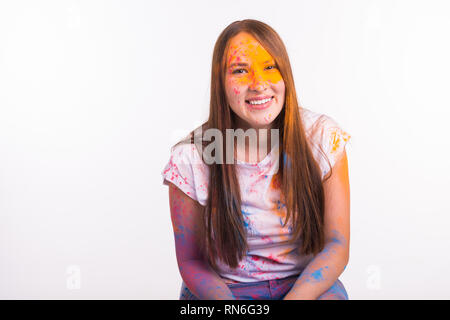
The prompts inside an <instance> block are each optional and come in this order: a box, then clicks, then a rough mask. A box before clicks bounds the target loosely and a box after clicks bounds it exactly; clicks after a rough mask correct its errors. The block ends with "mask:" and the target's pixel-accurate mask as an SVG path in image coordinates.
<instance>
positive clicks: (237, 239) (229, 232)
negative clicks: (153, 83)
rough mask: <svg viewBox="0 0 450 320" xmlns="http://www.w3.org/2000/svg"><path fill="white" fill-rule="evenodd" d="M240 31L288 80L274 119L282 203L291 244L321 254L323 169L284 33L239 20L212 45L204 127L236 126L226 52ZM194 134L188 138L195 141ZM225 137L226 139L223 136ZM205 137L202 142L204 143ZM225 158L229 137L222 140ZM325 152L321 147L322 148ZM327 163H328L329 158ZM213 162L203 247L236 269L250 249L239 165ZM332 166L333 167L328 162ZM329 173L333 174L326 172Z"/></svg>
mask: <svg viewBox="0 0 450 320" xmlns="http://www.w3.org/2000/svg"><path fill="white" fill-rule="evenodd" d="M240 32H247V33H249V34H251V35H252V36H253V37H254V38H255V39H256V40H257V41H258V42H259V43H260V44H261V45H262V46H263V47H264V48H265V49H266V50H267V51H268V52H269V54H270V55H271V56H272V57H273V58H274V60H275V62H276V64H277V67H278V69H279V71H280V73H281V75H282V77H283V80H284V83H285V88H286V89H285V90H286V91H285V103H284V107H283V109H282V111H281V112H280V114H279V115H278V117H277V118H276V119H275V120H274V123H273V128H278V129H279V138H280V145H279V147H280V149H279V150H280V152H279V157H280V158H279V164H280V166H279V170H278V172H277V174H276V175H277V177H275V176H274V178H277V179H279V184H280V191H281V195H282V199H280V200H282V202H284V205H285V206H286V210H287V212H286V220H285V221H284V225H286V223H287V222H288V221H289V219H292V238H291V240H290V241H291V242H292V243H294V242H298V243H299V250H300V252H299V253H301V254H317V253H318V252H320V251H321V250H322V249H323V247H324V242H325V240H324V206H325V204H324V190H323V185H322V183H323V182H322V175H321V171H320V168H319V166H318V164H317V162H316V160H315V159H314V157H313V155H312V152H311V149H310V145H309V144H308V141H307V137H306V134H305V130H304V127H303V123H302V121H301V118H300V112H299V104H298V101H297V94H296V90H295V86H294V79H293V75H292V70H291V66H290V62H289V57H288V55H287V51H286V48H285V46H284V44H283V42H282V40H281V38H280V36H279V35H278V34H277V33H276V32H275V30H273V29H272V28H271V27H270V26H268V25H267V24H265V23H263V22H260V21H257V20H252V19H247V20H242V21H235V22H233V23H231V24H230V25H229V26H228V27H226V28H225V29H224V30H223V31H222V33H221V34H220V35H219V37H218V39H217V41H216V44H215V46H214V52H213V58H212V72H211V97H210V112H209V118H208V120H207V121H206V122H205V123H204V124H203V125H202V130H205V129H208V128H216V129H218V130H220V131H221V132H222V134H223V137H225V134H226V129H234V120H233V119H234V116H233V112H232V111H231V108H230V107H229V104H228V101H227V98H226V94H225V71H226V55H227V51H228V47H229V42H230V41H229V40H230V39H231V38H232V37H234V36H235V35H237V34H238V33H240ZM194 135H195V132H194V131H192V132H191V134H190V135H189V136H188V138H189V139H188V141H189V142H190V143H192V142H193V141H194ZM223 140H225V139H223ZM206 143H207V142H206V141H202V144H203V145H204V144H206ZM223 143H224V145H223V149H222V150H223V151H224V152H225V154H224V158H225V159H226V150H227V148H226V147H225V141H223ZM321 152H322V154H324V153H323V151H322V150H321ZM328 163H329V162H328ZM208 166H209V173H210V176H209V187H208V199H207V202H206V207H205V208H204V212H203V219H202V220H201V221H200V223H201V226H202V228H201V230H202V231H203V234H202V235H201V236H200V239H202V242H201V245H202V251H203V254H204V255H205V256H206V257H207V259H208V261H209V263H210V264H211V266H212V267H213V268H215V269H216V268H217V264H216V260H215V259H216V258H219V259H220V260H222V261H223V262H225V263H226V264H227V265H229V266H230V267H231V268H236V267H237V266H238V263H239V261H240V260H241V259H242V258H243V256H244V255H245V254H246V251H247V249H248V245H247V241H246V230H245V227H244V223H243V216H242V212H241V194H240V187H239V181H238V179H237V175H236V170H235V165H233V164H228V163H223V162H222V164H219V163H213V164H210V165H208ZM330 168H331V166H330ZM328 177H329V176H328Z"/></svg>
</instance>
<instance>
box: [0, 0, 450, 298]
mask: <svg viewBox="0 0 450 320" xmlns="http://www.w3.org/2000/svg"><path fill="white" fill-rule="evenodd" d="M449 14H450V5H449V3H448V2H447V1H425V0H424V1H411V0H410V1H406V0H405V1H392V0H390V1H375V0H374V1H367V0H365V1H362V0H354V1H348V0H345V1H344V0H341V1H324V0H321V1H299V0H295V1H294V0H293V1H275V2H274V1H262V0H258V1H244V2H241V1H227V2H224V1H207V0H205V1H167V0H166V1H56V0H55V1H31V0H30V1H1V2H0V298H2V299H178V294H179V290H180V285H181V277H180V275H179V271H178V266H177V264H176V257H175V248H174V237H173V230H172V225H171V221H170V212H169V203H168V188H167V187H166V186H163V185H162V177H161V171H162V169H163V167H164V166H165V164H166V163H167V161H168V160H169V152H170V147H171V146H172V144H174V143H175V142H176V140H177V139H179V138H181V137H183V136H184V135H185V134H187V132H188V131H190V130H192V129H194V128H195V127H196V126H198V125H199V124H201V123H202V122H203V121H204V120H206V117H207V115H208V111H209V110H208V108H209V104H208V101H209V87H210V84H209V81H210V67H211V57H212V51H213V46H214V43H215V41H216V39H217V37H218V36H219V34H220V32H221V31H222V30H223V29H224V28H225V27H226V26H227V25H228V24H230V23H231V22H233V21H235V20H240V19H245V18H253V19H258V20H261V21H263V22H266V23H268V24H269V25H271V26H272V27H273V28H274V29H275V30H276V31H277V32H278V33H279V34H280V36H281V37H282V39H283V41H284V42H285V44H286V46H287V49H288V54H289V56H290V59H291V64H292V67H293V72H294V75H295V81H296V88H297V91H298V96H299V98H300V103H301V105H302V106H304V107H306V108H308V109H311V110H313V111H316V112H320V113H325V114H327V115H329V116H331V117H333V118H334V119H335V120H336V121H337V122H338V123H339V124H340V125H341V127H342V128H344V129H345V130H346V131H347V132H348V133H350V134H351V135H352V140H351V142H350V143H349V144H348V145H347V153H348V157H349V172H350V184H351V185H350V188H351V232H352V233H351V256H350V262H349V265H348V266H347V268H346V270H345V271H344V273H343V274H342V276H341V278H340V279H341V280H342V281H343V283H344V285H345V286H346V288H347V291H348V293H349V296H350V298H351V299H449V298H450V293H449V292H448V290H447V288H448V287H449V286H450V276H449V275H448V269H449V267H450V258H449V255H448V254H447V251H448V250H447V248H448V245H449V243H450V235H449V233H448V228H449V222H450V205H449V201H448V195H447V193H448V190H449V189H450V183H449V173H448V172H449V171H448V168H447V166H448V158H449V156H450V151H449V147H450V144H449V137H450V134H449V131H448V118H449V117H450V98H449V95H448V88H449V87H450V77H449V74H450V62H449V61H450V60H449V59H448V57H449V56H450V43H449V41H448V34H449V31H450V20H449V19H448V16H449Z"/></svg>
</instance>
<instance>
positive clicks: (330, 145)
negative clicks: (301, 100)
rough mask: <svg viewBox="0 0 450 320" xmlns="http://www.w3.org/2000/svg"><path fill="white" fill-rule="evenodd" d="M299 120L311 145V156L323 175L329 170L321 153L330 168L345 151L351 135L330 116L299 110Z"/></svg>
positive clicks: (304, 109) (303, 109)
mask: <svg viewBox="0 0 450 320" xmlns="http://www.w3.org/2000/svg"><path fill="white" fill-rule="evenodd" d="M300 110H301V111H300V112H301V118H302V120H303V124H304V128H305V132H306V135H307V137H308V140H309V141H310V143H311V146H312V151H313V154H314V155H315V157H316V159H317V160H318V161H319V164H320V166H321V167H322V172H323V175H325V174H326V173H327V172H328V170H329V168H328V164H327V163H326V159H324V158H323V157H322V155H323V154H322V151H323V152H324V153H325V155H326V158H327V159H328V160H329V161H330V165H331V167H332V166H333V165H334V163H335V162H336V160H337V159H338V158H339V157H340V155H341V154H342V152H343V151H344V150H345V146H346V144H347V142H348V141H349V140H350V138H351V135H350V134H349V133H348V132H347V131H345V130H344V129H343V128H342V127H341V126H340V124H339V123H338V122H337V121H336V120H335V119H334V118H333V117H331V116H329V115H327V114H323V113H318V112H314V111H311V110H309V109H306V108H301V109H300Z"/></svg>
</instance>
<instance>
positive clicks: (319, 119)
mask: <svg viewBox="0 0 450 320" xmlns="http://www.w3.org/2000/svg"><path fill="white" fill-rule="evenodd" d="M299 110H300V115H301V118H302V121H303V125H304V128H305V131H307V132H308V133H313V132H315V131H317V130H320V129H324V128H330V127H333V126H334V127H339V124H338V123H337V122H336V121H335V120H334V119H333V118H332V117H331V116H329V115H327V114H325V113H319V112H316V111H312V110H310V109H307V108H304V107H300V108H299Z"/></svg>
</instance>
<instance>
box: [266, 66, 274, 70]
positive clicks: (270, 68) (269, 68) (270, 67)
mask: <svg viewBox="0 0 450 320" xmlns="http://www.w3.org/2000/svg"><path fill="white" fill-rule="evenodd" d="M275 68H276V66H268V67H267V68H266V69H268V70H272V69H275Z"/></svg>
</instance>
